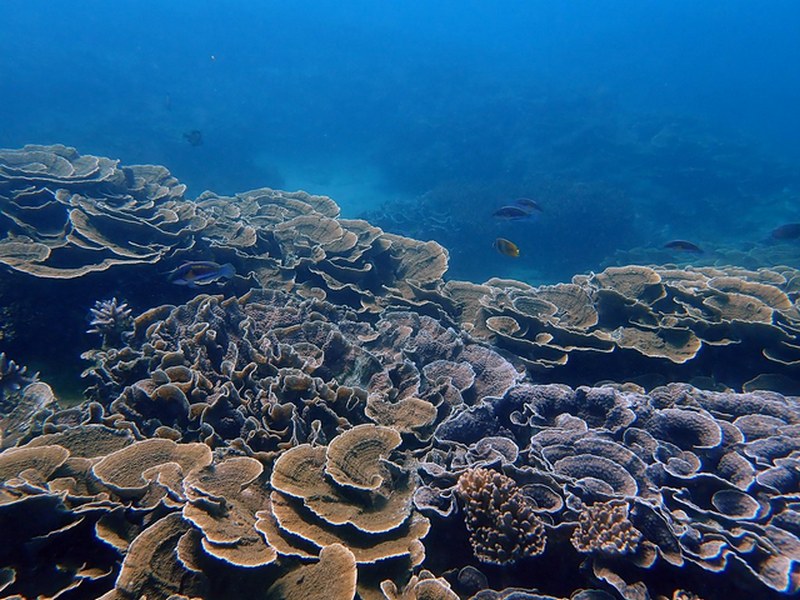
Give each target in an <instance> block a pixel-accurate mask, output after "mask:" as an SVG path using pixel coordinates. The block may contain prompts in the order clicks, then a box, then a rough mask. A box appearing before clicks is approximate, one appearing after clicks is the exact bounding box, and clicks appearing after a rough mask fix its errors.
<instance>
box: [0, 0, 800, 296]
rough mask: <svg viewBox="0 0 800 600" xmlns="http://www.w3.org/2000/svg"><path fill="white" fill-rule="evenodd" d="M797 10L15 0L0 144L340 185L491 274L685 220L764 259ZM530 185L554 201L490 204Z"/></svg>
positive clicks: (722, 243)
mask: <svg viewBox="0 0 800 600" xmlns="http://www.w3.org/2000/svg"><path fill="white" fill-rule="evenodd" d="M798 31H800V4H798V3H797V2H794V1H791V0H786V1H771V2H768V3H756V2H744V1H740V0H733V1H732V0H725V1H710V2H701V3H698V2H694V1H672V2H661V1H658V2H657V1H644V0H635V1H634V0H631V1H587V2H533V1H527V2H522V1H520V2H475V1H471V2H470V1H463V0H462V1H440V2H435V3H431V2H421V1H417V2H393V3H390V2H375V1H358V2H354V1H350V2H332V1H331V2H328V1H314V2H273V1H266V2H265V1H259V2H256V1H250V2H244V1H240V2H235V1H230V2H222V1H217V2H201V1H191V2H190V1H188V0H181V1H172V2H158V1H142V0H123V1H116V2H106V1H103V2H100V1H82V2H66V1H55V2H54V1H52V0H50V1H42V0H4V1H3V2H2V4H0V147H18V146H21V145H24V144H26V143H39V144H49V143H63V144H66V145H70V146H75V147H77V148H78V149H79V151H80V152H82V153H91V154H100V155H106V156H111V157H115V158H120V159H121V160H122V161H123V162H125V163H158V164H164V165H165V166H167V167H168V168H169V169H171V170H172V172H173V173H174V174H175V175H176V176H177V177H178V178H180V179H181V180H182V181H184V182H185V183H187V184H188V185H189V193H190V195H196V194H199V193H200V192H202V191H203V190H204V189H213V190H214V191H216V192H218V193H234V192H237V191H244V190H247V189H250V188H254V187H260V186H271V187H279V188H283V189H299V188H302V189H306V190H308V191H311V192H316V193H323V194H328V195H330V196H332V197H333V198H334V199H335V200H336V201H337V202H338V203H339V204H340V205H341V207H342V212H343V214H344V215H345V216H347V217H362V216H363V217H367V218H369V219H370V220H371V221H373V222H375V223H377V224H378V225H380V226H382V227H384V228H385V229H387V230H390V231H396V232H398V233H402V234H405V235H412V236H414V237H420V238H424V239H436V240H437V241H439V242H440V243H442V244H443V245H445V246H446V247H447V248H448V250H449V251H450V253H451V272H450V275H451V276H453V277H459V278H464V279H472V280H476V281H480V280H484V279H486V278H488V277H491V276H501V277H518V278H522V279H527V280H529V281H532V282H541V281H560V280H567V279H569V278H570V277H571V276H572V274H573V273H576V272H582V271H586V270H590V269H598V268H601V267H602V266H603V265H607V264H613V263H615V262H620V261H622V262H634V261H647V260H649V259H654V258H655V259H665V260H667V259H674V260H677V261H683V260H687V258H686V257H683V256H677V257H673V256H668V255H667V256H664V254H663V253H658V252H656V253H654V252H653V249H658V248H660V247H661V246H662V245H663V243H664V242H666V241H668V240H670V239H674V238H681V239H689V240H692V241H693V242H695V243H698V244H699V245H701V246H702V247H703V248H704V249H705V250H706V253H705V255H704V257H702V258H701V259H697V258H696V257H690V258H691V259H692V260H704V261H707V262H709V263H714V262H718V263H720V262H730V261H731V257H732V256H735V257H738V258H741V257H742V256H745V258H746V259H747V260H748V261H750V262H751V263H752V264H753V265H758V264H769V263H771V262H775V261H776V260H777V259H776V258H775V253H774V250H775V249H774V247H773V244H768V243H766V242H765V241H764V240H765V239H766V238H767V237H768V234H769V232H770V231H771V230H772V229H773V228H774V227H776V226H778V225H781V224H783V223H786V222H793V221H800V146H799V145H798V144H797V140H798V139H800V119H799V118H798V115H797V106H800V68H798V65H800V36H798V35H797V32H798ZM192 130H198V131H200V132H202V142H203V143H202V145H196V146H195V145H191V144H190V143H189V142H188V141H187V139H186V138H185V137H184V134H185V133H187V132H190V131H192ZM518 196H526V197H533V198H536V199H537V200H538V201H539V202H540V203H541V204H542V206H543V207H544V212H543V213H542V215H541V216H540V217H539V218H538V219H530V220H527V221H525V222H518V223H499V222H495V221H493V220H492V218H491V212H492V211H493V210H494V209H496V208H498V207H500V206H502V205H503V204H506V203H508V202H509V201H510V200H513V199H514V198H515V197H518ZM496 237H505V238H508V239H511V240H512V241H514V242H516V243H517V244H518V245H519V247H520V250H521V256H520V257H519V258H518V259H511V258H509V257H506V256H501V255H499V254H498V253H497V252H496V251H495V250H494V249H493V248H492V242H493V240H494V239H495V238H496ZM797 246H800V244H798V242H797V241H796V240H795V241H794V242H790V243H788V247H787V248H783V249H782V250H781V252H780V253H779V256H780V261H781V262H789V263H792V264H794V266H800V264H795V263H800V258H798V257H797V254H800V252H797V253H796V252H795V251H796V247H797Z"/></svg>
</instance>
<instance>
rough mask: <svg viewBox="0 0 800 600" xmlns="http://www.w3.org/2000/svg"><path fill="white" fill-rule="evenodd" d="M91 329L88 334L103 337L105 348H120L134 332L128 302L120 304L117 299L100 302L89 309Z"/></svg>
mask: <svg viewBox="0 0 800 600" xmlns="http://www.w3.org/2000/svg"><path fill="white" fill-rule="evenodd" d="M89 316H90V321H89V325H91V329H88V330H87V331H86V332H87V333H99V334H100V335H101V336H103V346H104V347H109V346H118V345H120V344H121V342H122V341H123V339H124V338H125V337H126V335H125V334H128V333H130V332H132V331H133V317H132V316H131V309H130V308H129V307H128V304H127V303H126V302H122V303H119V302H118V301H117V299H116V298H111V299H110V300H98V301H97V302H95V303H94V308H90V309H89Z"/></svg>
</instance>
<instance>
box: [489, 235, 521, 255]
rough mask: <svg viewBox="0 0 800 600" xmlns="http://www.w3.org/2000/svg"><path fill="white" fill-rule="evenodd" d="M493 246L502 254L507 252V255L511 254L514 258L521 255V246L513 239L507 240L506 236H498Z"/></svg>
mask: <svg viewBox="0 0 800 600" xmlns="http://www.w3.org/2000/svg"><path fill="white" fill-rule="evenodd" d="M493 246H494V247H495V249H496V250H497V251H498V252H499V253H500V254H505V255H506V256H511V257H513V258H518V257H519V247H518V246H517V245H516V244H515V243H514V242H512V241H511V240H507V239H506V238H497V239H496V240H495V241H494V244H493Z"/></svg>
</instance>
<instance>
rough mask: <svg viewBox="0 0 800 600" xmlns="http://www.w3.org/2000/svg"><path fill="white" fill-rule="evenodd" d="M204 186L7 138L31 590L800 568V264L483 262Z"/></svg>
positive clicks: (4, 391) (21, 476)
mask: <svg viewBox="0 0 800 600" xmlns="http://www.w3.org/2000/svg"><path fill="white" fill-rule="evenodd" d="M185 194H186V187H185V186H184V185H183V184H181V183H180V182H179V181H178V180H177V179H176V178H175V177H173V176H172V175H171V174H170V173H169V171H168V170H167V169H165V168H164V167H159V166H124V165H120V164H119V161H116V160H111V159H107V158H99V157H94V156H85V155H80V154H79V153H78V152H77V151H76V150H74V149H72V148H67V147H64V146H26V147H25V148H22V149H19V150H0V236H2V237H0V263H2V265H3V268H2V269H0V318H1V320H0V448H2V451H0V532H2V534H3V536H4V538H5V539H4V542H5V543H4V544H3V545H2V546H0V592H2V594H3V595H4V597H8V598H32V597H58V598H61V599H71V598H72V599H77V598H103V599H104V600H110V599H120V600H122V599H135V598H141V597H147V598H148V599H173V600H177V599H179V598H186V599H188V598H203V599H224V598H238V597H248V598H255V599H258V598H265V599H267V598H270V599H277V598H285V599H290V600H294V599H297V600H299V599H312V600H313V599H315V598H320V599H321V598H325V599H332V598H336V599H339V598H341V599H350V598H361V599H362V600H373V599H375V600H378V599H382V600H423V599H426V600H431V599H432V600H438V599H442V600H447V599H452V600H457V599H459V598H463V599H466V598H473V599H475V600H490V599H498V600H499V599H509V600H510V599H512V598H514V599H517V600H519V599H529V600H534V599H536V600H539V599H541V600H544V599H555V598H573V599H576V600H577V599H580V600H605V599H609V598H624V599H630V600H644V599H648V598H652V599H653V600H656V599H659V600H664V599H671V600H691V599H704V600H713V599H725V600H738V599H745V598H754V597H758V598H781V597H786V596H787V595H793V594H797V593H798V592H800V562H799V561H800V510H799V509H798V504H797V498H798V497H799V495H800V463H799V462H798V452H800V399H798V398H797V397H795V395H796V394H797V393H798V390H800V369H799V367H798V365H800V340H798V332H800V313H798V307H799V304H798V297H800V271H797V270H795V269H792V268H789V267H773V268H770V269H745V268H741V267H736V266H714V267H702V268H692V267H684V268H678V267H676V266H674V265H649V266H644V265H628V266H621V267H609V268H607V269H605V270H604V271H602V272H599V273H591V274H588V275H576V276H575V277H573V279H572V281H571V282H569V283H562V284H558V285H544V286H531V285H528V284H526V283H524V282H520V281H513V280H504V279H497V278H495V279H490V280H489V281H486V282H484V283H482V284H477V283H470V282H465V281H456V280H448V279H447V278H446V273H447V266H448V252H447V250H446V249H445V248H443V247H442V246H441V245H439V244H438V243H436V242H433V241H429V242H423V241H419V240H415V239H411V238H407V237H403V236H399V235H394V234H391V233H387V232H384V231H382V230H381V229H380V228H378V227H375V226H373V225H371V224H370V223H368V222H367V221H363V220H351V219H342V218H340V217H339V208H338V206H337V205H336V204H335V202H334V201H333V200H331V199H330V198H328V197H326V196H316V195H311V194H307V193H305V192H291V193H290V192H283V191H278V190H272V189H266V188H264V189H257V190H252V191H248V192H243V193H241V194H236V195H235V196H232V197H226V196H219V195H217V194H214V193H213V192H204V193H203V194H201V195H200V196H198V197H197V198H193V199H191V198H187V197H186V195H185ZM201 262H202V263H203V264H208V263H216V264H218V265H227V264H230V265H231V266H232V268H233V271H235V274H234V275H233V277H231V278H227V277H226V278H220V279H217V280H213V281H211V282H210V283H208V284H207V285H202V286H197V287H193V286H186V285H184V286H178V285H174V284H173V283H171V282H170V281H169V273H172V272H175V270H176V269H178V268H183V271H182V272H187V270H186V268H185V267H184V265H185V264H186V263H201ZM228 270H229V268H227V267H226V275H227V274H229V273H228ZM190 283H191V281H190ZM23 365H27V368H26V366H23ZM35 371H40V374H37V373H36V372H35ZM81 372H82V373H81ZM79 375H81V376H82V378H83V379H82V381H83V387H84V388H86V389H85V391H84V392H83V393H82V395H81V396H82V397H81V398H77V399H75V398H73V399H72V401H71V402H66V401H65V398H63V397H61V396H62V394H61V392H60V389H61V388H60V387H59V385H57V381H56V379H58V378H61V377H65V378H67V379H69V378H70V377H71V378H72V379H73V380H74V381H79V377H78V376H79Z"/></svg>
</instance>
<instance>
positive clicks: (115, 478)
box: [92, 439, 212, 496]
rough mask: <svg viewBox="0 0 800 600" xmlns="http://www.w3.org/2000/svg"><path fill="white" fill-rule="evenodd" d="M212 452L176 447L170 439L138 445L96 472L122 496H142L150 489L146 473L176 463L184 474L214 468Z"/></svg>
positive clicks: (100, 465) (200, 446)
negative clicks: (209, 466) (208, 466)
mask: <svg viewBox="0 0 800 600" xmlns="http://www.w3.org/2000/svg"><path fill="white" fill-rule="evenodd" d="M211 461H212V457H211V450H210V449H209V447H208V446H206V445H205V444H176V443H175V442H173V441H171V440H166V439H150V440H143V441H140V442H136V443H135V444H132V445H130V446H127V447H125V448H122V449H121V450H117V451H116V452H113V453H111V454H109V455H108V456H106V457H104V458H103V459H102V460H100V462H98V463H97V464H95V465H94V467H93V469H92V470H93V472H94V474H95V475H96V476H97V477H98V479H100V480H101V481H102V482H103V483H104V484H105V485H107V486H109V487H110V488H112V489H113V490H114V491H115V492H117V493H118V494H124V495H126V496H128V495H133V496H136V495H140V494H143V493H144V492H145V490H146V488H147V481H146V480H145V479H144V473H145V471H147V470H148V469H151V468H153V467H157V466H159V465H163V464H165V463H175V464H177V465H179V466H180V468H181V469H182V470H183V471H184V473H188V472H189V471H190V470H191V469H194V468H202V467H205V466H207V465H210V464H211Z"/></svg>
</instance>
